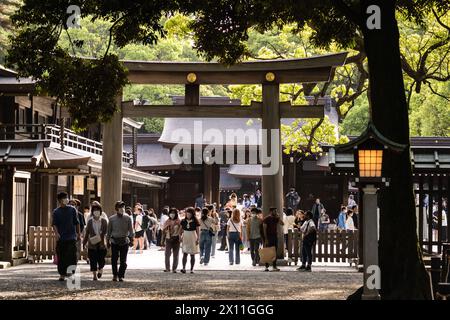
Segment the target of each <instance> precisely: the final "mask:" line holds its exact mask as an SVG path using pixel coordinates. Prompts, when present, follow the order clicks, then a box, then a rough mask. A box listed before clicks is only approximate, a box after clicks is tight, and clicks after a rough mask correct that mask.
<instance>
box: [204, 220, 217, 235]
mask: <svg viewBox="0 0 450 320" xmlns="http://www.w3.org/2000/svg"><path fill="white" fill-rule="evenodd" d="M200 221H201V222H202V223H203V225H204V226H205V227H206V228H208V226H207V225H206V223H205V222H204V221H203V220H200ZM207 230H208V231H209V235H210V236H211V237H214V236H215V235H216V233H215V232H214V229H213V228H211V227H209V228H208V229H207Z"/></svg>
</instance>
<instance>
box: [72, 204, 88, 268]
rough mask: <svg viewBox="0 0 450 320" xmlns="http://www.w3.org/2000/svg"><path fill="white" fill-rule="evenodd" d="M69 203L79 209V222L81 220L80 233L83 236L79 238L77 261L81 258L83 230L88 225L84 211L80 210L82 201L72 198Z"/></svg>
mask: <svg viewBox="0 0 450 320" xmlns="http://www.w3.org/2000/svg"><path fill="white" fill-rule="evenodd" d="M69 205H70V206H72V207H74V208H75V210H76V211H77V215H78V222H80V235H81V238H80V240H77V261H80V260H81V251H82V248H81V243H82V238H83V234H84V233H83V232H84V228H85V227H86V220H85V219H84V214H83V213H82V212H80V206H81V202H80V200H78V199H71V200H70V201H69Z"/></svg>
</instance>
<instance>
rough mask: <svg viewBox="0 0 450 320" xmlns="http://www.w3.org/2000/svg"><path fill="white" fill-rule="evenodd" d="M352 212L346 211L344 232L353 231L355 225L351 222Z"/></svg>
mask: <svg viewBox="0 0 450 320" xmlns="http://www.w3.org/2000/svg"><path fill="white" fill-rule="evenodd" d="M352 217H353V211H352V210H347V218H346V219H345V230H350V231H355V224H354V222H353V218H352Z"/></svg>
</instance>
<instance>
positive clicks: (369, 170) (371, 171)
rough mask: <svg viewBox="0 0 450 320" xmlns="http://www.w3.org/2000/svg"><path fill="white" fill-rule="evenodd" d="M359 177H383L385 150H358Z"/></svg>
mask: <svg viewBox="0 0 450 320" xmlns="http://www.w3.org/2000/svg"><path fill="white" fill-rule="evenodd" d="M358 161H359V175H360V176H361V177H381V169H382V163H383V150H358Z"/></svg>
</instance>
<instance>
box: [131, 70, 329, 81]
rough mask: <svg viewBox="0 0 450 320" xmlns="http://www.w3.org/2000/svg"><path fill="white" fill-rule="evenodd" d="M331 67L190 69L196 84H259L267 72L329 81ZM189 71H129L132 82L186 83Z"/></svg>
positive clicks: (284, 78) (292, 78) (291, 78)
mask: <svg viewBox="0 0 450 320" xmlns="http://www.w3.org/2000/svg"><path fill="white" fill-rule="evenodd" d="M331 70H332V67H321V68H310V69H300V70H280V71H271V70H270V69H269V70H267V71H217V72H202V71H196V69H192V70H191V72H193V73H195V75H196V76H197V80H196V81H195V83H196V84H259V83H267V81H266V79H265V76H266V73H267V72H269V71H270V72H273V73H274V74H275V80H274V82H275V83H310V82H311V83H316V82H322V81H329V79H330V72H331ZM191 72H178V71H176V72H168V71H154V72H148V71H129V74H128V79H129V80H130V82H131V83H132V84H188V83H189V82H188V81H187V75H188V74H189V73H191Z"/></svg>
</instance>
